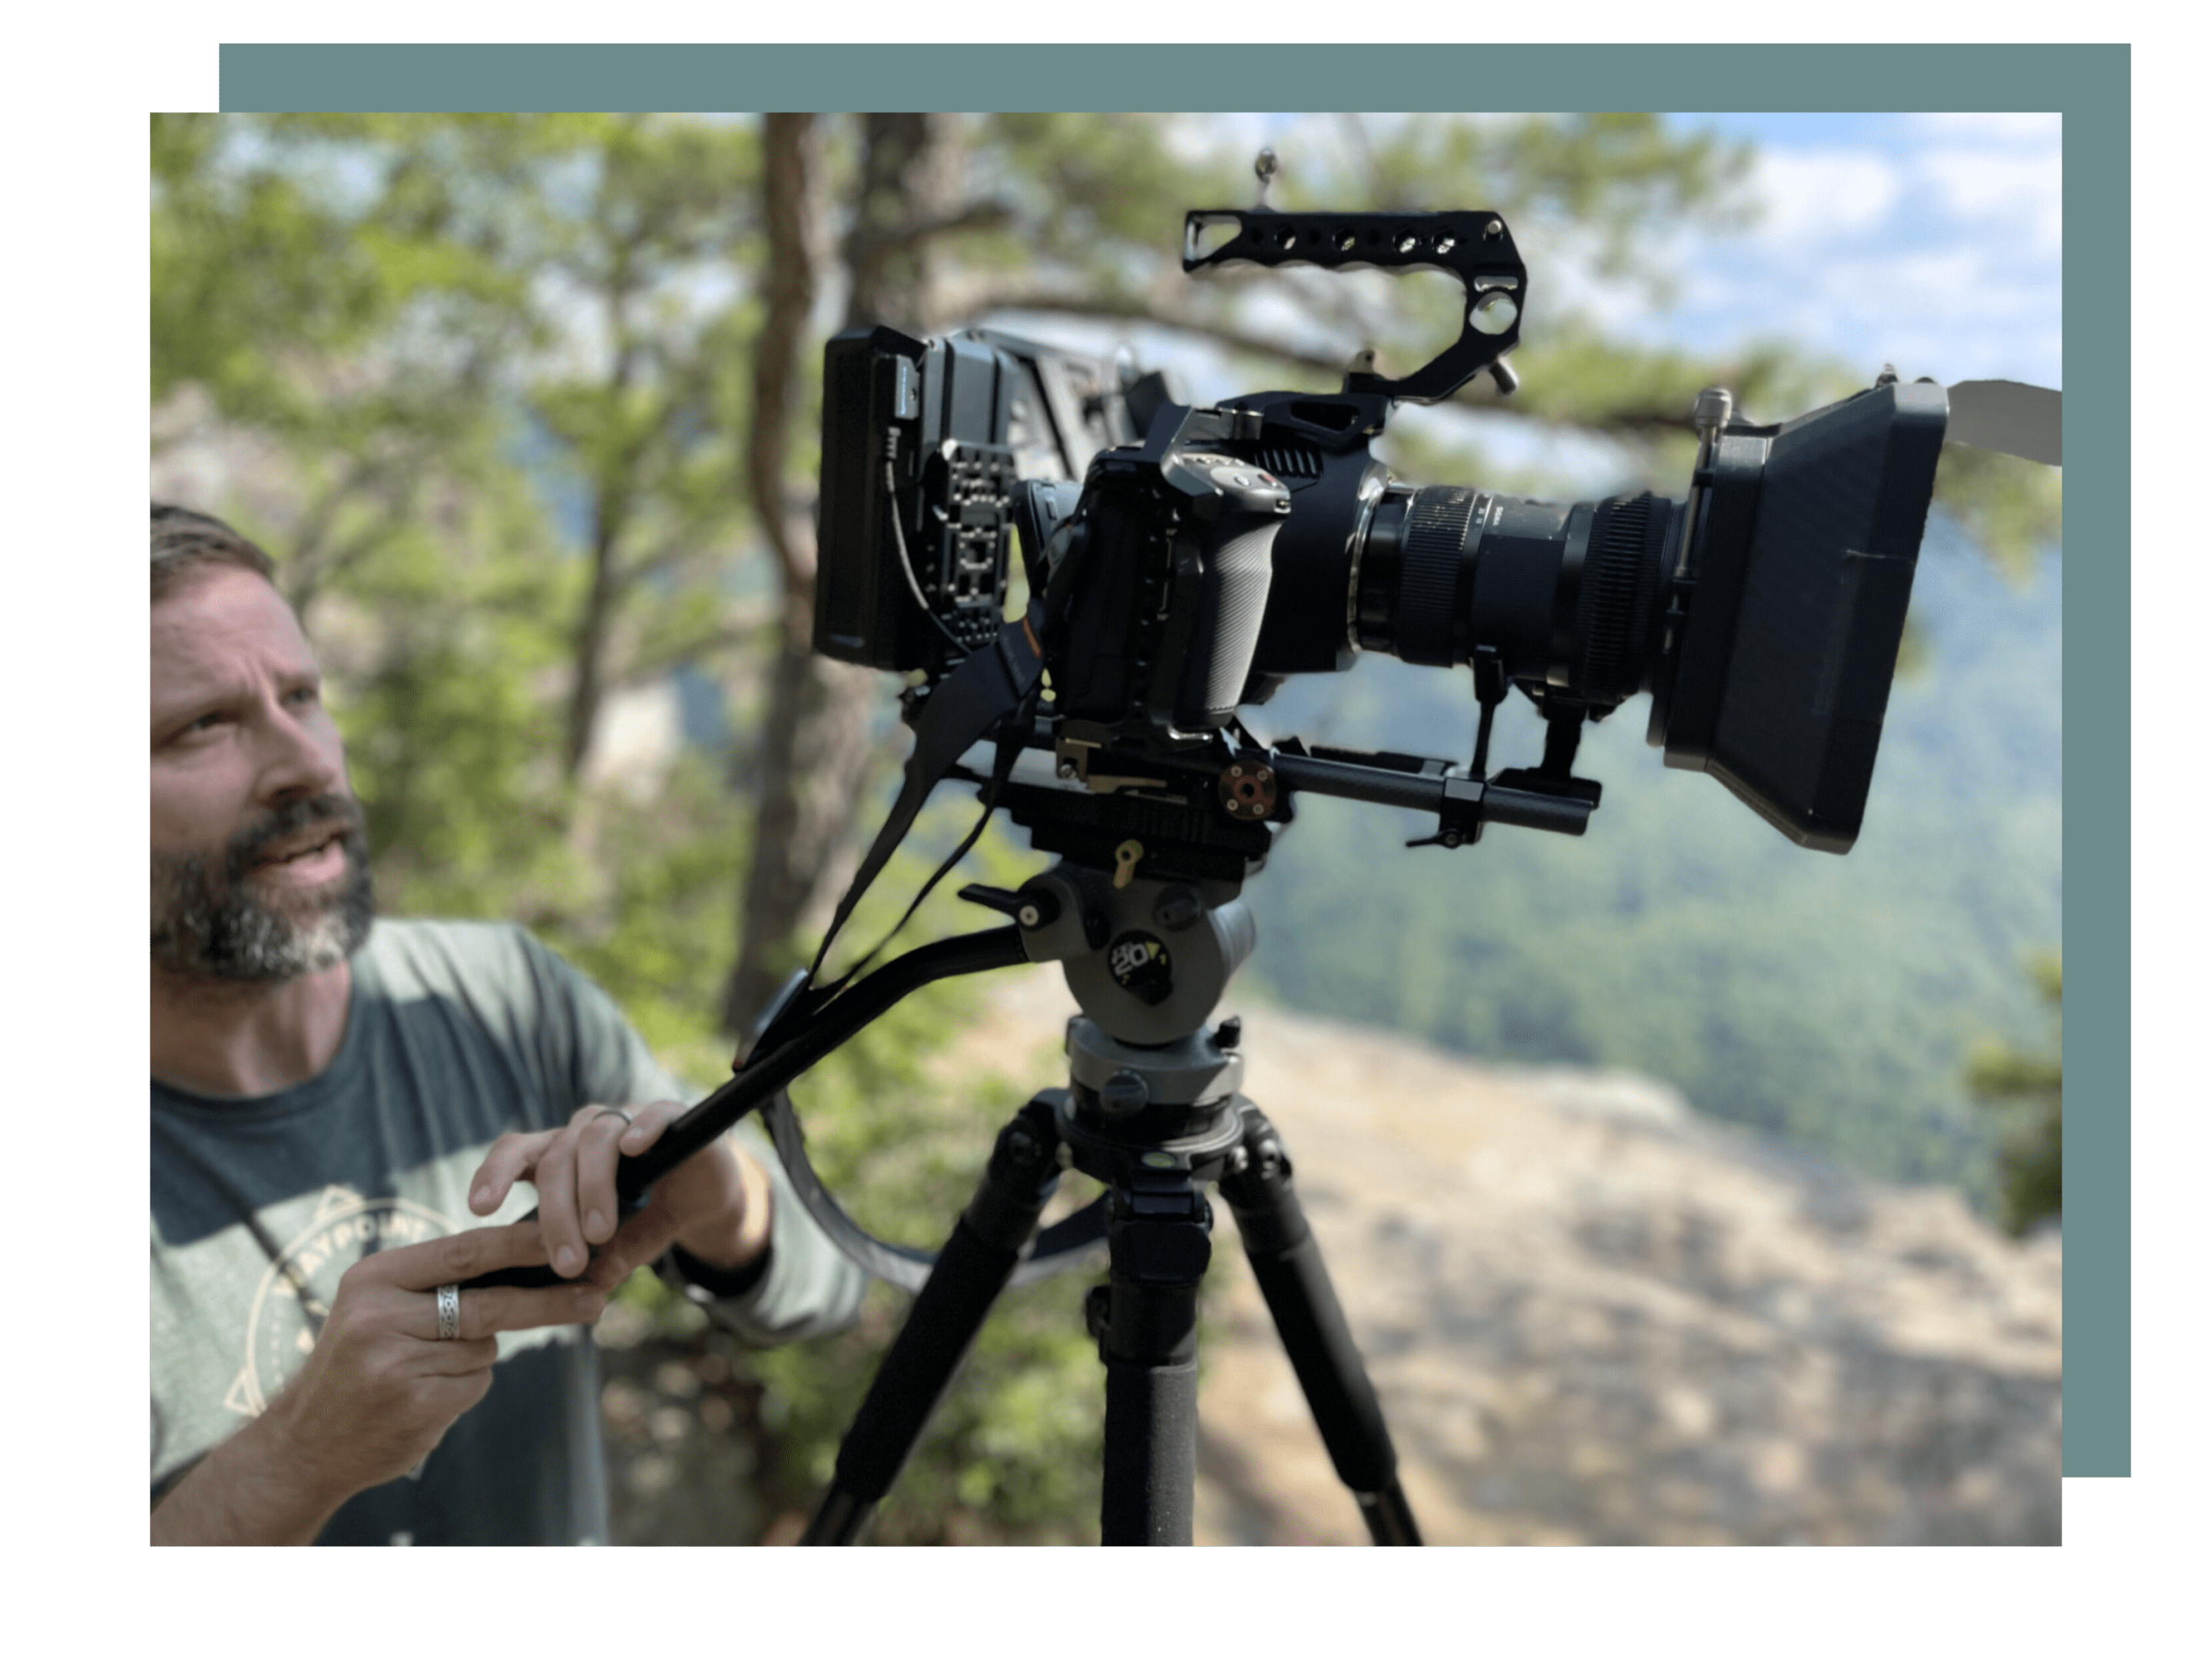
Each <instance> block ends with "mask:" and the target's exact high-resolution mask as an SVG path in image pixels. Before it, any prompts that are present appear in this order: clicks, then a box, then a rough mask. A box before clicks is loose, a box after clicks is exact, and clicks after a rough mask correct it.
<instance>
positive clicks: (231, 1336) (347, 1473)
mask: <svg viewBox="0 0 2212 1659" xmlns="http://www.w3.org/2000/svg"><path fill="white" fill-rule="evenodd" d="M273 574H274V566H273V564H272V563H271V562H270V559H269V557H268V556H267V555H266V554H264V553H263V552H262V551H261V550H260V549H258V548H257V547H255V546H254V545H253V544H252V543H250V542H248V541H246V539H245V538H243V537H241V536H240V535H238V534H237V532H234V531H233V530H232V529H231V528H230V527H229V526H227V525H224V524H222V522H220V521H219V520H214V519H211V518H208V517H205V516H204V515H202V514H199V513H190V512H185V511H184V510H182V509H179V508H176V507H160V506H157V507H154V509H153V608H152V616H153V657H152V666H153V678H152V684H153V727H152V740H153V750H152V755H153V758H152V774H153V823H152V829H153V887H152V945H153V994H152V1016H153V1022H152V1033H153V1047H152V1053H153V1067H152V1069H153V1270H152V1271H153V1283H152V1290H153V1377H152V1401H153V1469H152V1499H153V1521H152V1536H153V1540H154V1541H155V1542H156V1543H221V1542H237V1543H306V1542H309V1541H314V1542H321V1543H376V1544H385V1543H402V1544H404V1543H415V1544H430V1543H533V1542H541V1543H590V1542H605V1539H606V1492H605V1474H604V1459H603V1454H602V1450H601V1446H600V1440H599V1379H598V1364H597V1350H596V1348H595V1347H594V1346H593V1344H592V1340H591V1338H590V1334H589V1329H588V1328H589V1327H590V1325H591V1324H592V1322H593V1321H594V1320H596V1319H597V1318H598V1316H599V1313H600V1311H601V1310H602V1309H603V1308H604V1307H605V1298H606V1294H607V1292H608V1291H611V1289H613V1288H614V1287H615V1286H616V1285H619V1284H620V1283H621V1282H622V1281H623V1278H624V1277H625V1276H626V1275H627V1274H628V1273H629V1272H630V1271H631V1269H632V1268H634V1267H638V1266H641V1265H643V1264H645V1263H647V1262H655V1261H657V1262H659V1265H660V1267H661V1269H662V1271H663V1273H664V1274H666V1275H669V1276H671V1277H672V1278H673V1279H675V1280H676V1281H677V1282H678V1283H679V1284H680V1285H683V1286H684V1288H685V1290H686V1292H687V1294H689V1295H690V1296H691V1297H692V1298H693V1299H694V1300H695V1301H699V1302H701V1303H702V1304H707V1305H708V1306H709V1308H710V1311H711V1312H713V1313H714V1316H716V1317H717V1318H718V1319H719V1320H720V1322H722V1323H724V1324H726V1325H727V1326H728V1327H730V1328H733V1329H735V1330H736V1331H738V1333H739V1334H741V1335H743V1336H744V1337H745V1338H746V1339H747V1340H752V1341H755V1342H758V1343H769V1342H775V1341H783V1340H792V1339H793V1338H796V1337H801V1336H807V1335H812V1334H817V1333H819V1332H822V1331H824V1330H828V1329H833V1328H837V1327H838V1326H840V1325H842V1324H844V1323H846V1322H849V1321H850V1319H851V1318H852V1316H853V1314H854V1310H855V1309H856V1307H857V1305H858V1302H859V1297H860V1285H861V1279H860V1273H859V1271H858V1270H857V1269H856V1268H854V1267H852V1266H851V1264H850V1263H848V1262H847V1261H845V1260H844V1258H843V1257H842V1256H841V1255H838V1254H837V1253H836V1249H834V1247H832V1246H831V1245H830V1244H829V1242H828V1240H827V1239H826V1238H824V1237H823V1236H822V1234H821V1233H820V1232H819V1231H817V1230H816V1229H815V1228H814V1226H813V1225H812V1223H811V1218H808V1217H807V1216H806V1214H805V1211H804V1209H803V1208H802V1207H801V1206H799V1203H798V1201H797V1200H796V1199H795V1198H794V1197H793V1194H792V1193H791V1191H790V1188H789V1186H788V1183H787V1181H786V1180H785V1178H784V1176H783V1173H782V1170H781V1167H780V1165H778V1164H776V1162H775V1159H774V1158H769V1157H765V1156H756V1155H755V1152H756V1151H757V1152H761V1153H763V1154H764V1153H765V1151H766V1148H765V1146H764V1143H763V1142H762V1141H761V1140H760V1138H759V1136H758V1133H757V1131H755V1130H751V1129H750V1127H749V1126H748V1127H747V1128H746V1129H744V1130H741V1131H740V1132H739V1133H740V1134H742V1135H744V1136H746V1137H747V1138H748V1142H749V1145H750V1146H751V1147H752V1148H753V1149H754V1150H750V1151H749V1150H748V1149H747V1146H744V1145H739V1144H737V1140H738V1137H736V1136H732V1138H730V1139H727V1140H725V1141H723V1142H721V1143H718V1144H717V1145H715V1146H711V1147H709V1148H708V1149H707V1150H706V1151H704V1152H701V1153H699V1154H698V1155H696V1157H694V1158H691V1159H690V1161H688V1162H687V1163H685V1164H684V1165H683V1166H682V1167H680V1168H679V1169H678V1170H675V1171H673V1172H672V1173H671V1174H670V1175H668V1176H665V1178H664V1179H662V1180H661V1181H660V1182H658V1183H657V1184H656V1186H655V1188H654V1189H653V1195H652V1199H651V1201H650V1202H649V1203H648V1204H647V1206H645V1208H643V1209H642V1210H641V1211H640V1212H637V1213H635V1214H634V1215H632V1216H631V1217H629V1218H628V1219H627V1220H625V1219H623V1218H621V1217H620V1216H619V1214H618V1213H617V1206H616V1202H615V1186H614V1172H615V1168H616V1165H617V1162H618V1160H619V1159H620V1158H621V1157H623V1155H625V1154H635V1153H636V1152H641V1151H643V1150H644V1149H645V1148H646V1147H647V1146H651V1145H652V1144H653V1141H654V1140H655V1139H658V1138H659V1135H660V1133H661V1132H662V1131H663V1130H664V1129H665V1127H667V1126H668V1124H669V1123H671V1121H674V1120H675V1119H676V1118H677V1117H678V1116H679V1115H681V1114H682V1112H683V1110H684V1107H683V1106H682V1105H681V1104H679V1103H678V1101H677V1099H676V1097H677V1096H678V1092H679V1091H678V1089H677V1087H676V1085H675V1084H674V1083H673V1081H672V1080H671V1079H670V1078H669V1077H668V1075H667V1073H665V1072H664V1071H663V1070H662V1069H661V1067H660V1066H659V1064H658V1063H657V1062H656V1061H655V1060H653V1056H652V1054H650V1052H649V1051H648V1050H647V1048H646V1046H645V1043H644V1042H642V1040H641V1039H640V1038H639V1036H637V1034H636V1033H635V1031H633V1030H631V1029H630V1028H629V1024H627V1023H626V1022H625V1021H624V1020H623V1018H622V1016H621V1014H620V1013H619V1012H617V1010H616V1008H615V1007H614V1006H613V1004H612V1003H611V1001H610V1000H608V999H607V997H606V996H605V994H604V993H602V992H601V991H600V990H599V988H598V987H596V986H594V985H592V983H591V982H590V981H588V980H586V978H584V977H583V976H582V975H580V974H578V973H577V972H576V971H575V970H574V969H572V968H570V967H568V965H567V964H566V963H563V962H562V960H561V959H560V958H559V957H556V956H555V955H554V954H553V953H552V952H551V951H549V950H547V949H546V948H545V947H544V945H540V944H539V943H538V941H536V940H535V939H532V938H531V937H530V936H529V935H528V934H527V933H525V932H523V931H522V930H521V929H520V928H519V927H505V926H496V925H490V924H484V923H459V922H434V921H379V920H376V919H375V918H374V904H373V902H372V898H371V889H370V882H369V872H368V849H367V845H366V842H365V838H364V836H363V831H362V811H361V807H360V805H359V803H358V802H357V801H356V799H354V795H353V793H352V790H351V789H350V788H349V786H348V783H347V779H346V768H345V751H344V745H343V744H342V743H341V742H340V740H339V738H338V733H337V727H336V726H335V725H334V724H333V723H332V721H331V715H330V713H329V711H328V709H327V708H325V706H324V703H323V700H322V688H321V679H320V676H319V671H318V670H317V666H316V662H315V657H314V653H313V650H312V649H311V648H310V647H309V646H308V644H307V640H306V638H305V637H304V635H302V634H301V629H300V625H299V622H298V620H297V618H296V617H295V616H294V615H293V613H292V610H291V608H290V606H289V605H287V604H286V602H285V601H284V599H283V596H282V595H281V594H279V593H278V592H277V590H276V586H275V585H274V581H273ZM526 1188H527V1189H528V1190H526ZM533 1194H534V1197H535V1200H536V1204H537V1208H538V1218H536V1219H535V1220H519V1219H517V1218H518V1217H520V1216H521V1215H522V1214H523V1213H524V1212H526V1211H527V1210H528V1209H529V1208H530V1207H531V1199H532V1195H533ZM477 1223H482V1224H484V1225H474V1224H477ZM545 1262H550V1264H551V1265H552V1267H553V1268H554V1270H555V1272H556V1273H557V1274H558V1275H559V1276H560V1278H561V1279H562V1281H563V1282H562V1283H561V1284H559V1285H551V1286H546V1287H542V1288H521V1287H514V1286H502V1287H495V1288H486V1289H479V1290H468V1291H461V1290H459V1288H458V1286H459V1284H460V1282H461V1281H464V1280H466V1279H471V1278H473V1277H475V1276H476V1275H477V1274H479V1273H484V1272H487V1271H489V1270H491V1269H494V1268H498V1267H516V1266H524V1265H533V1264H539V1263H545Z"/></svg>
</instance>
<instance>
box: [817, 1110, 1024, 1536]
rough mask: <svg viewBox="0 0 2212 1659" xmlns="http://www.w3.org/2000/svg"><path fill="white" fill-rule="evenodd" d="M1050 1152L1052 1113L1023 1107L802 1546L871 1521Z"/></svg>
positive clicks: (1019, 1236)
mask: <svg viewBox="0 0 2212 1659" xmlns="http://www.w3.org/2000/svg"><path fill="white" fill-rule="evenodd" d="M1059 1144H1060V1134H1059V1131H1058V1129H1057V1128H1056V1127H1054V1120H1053V1112H1052V1104H1051V1102H1050V1101H1049V1100H1048V1099H1044V1098H1039V1099H1036V1100H1032V1101H1031V1102H1030V1103H1029V1104H1028V1105H1026V1106H1024V1107H1023V1108H1022V1109H1021V1110H1020V1112H1018V1114H1016V1115H1015V1117H1014V1120H1013V1121H1012V1122H1011V1123H1009V1124H1007V1125H1006V1127H1005V1128H1003V1129H1001V1130H1000V1132H999V1140H998V1144H997V1146H994V1147H993V1148H992V1151H991V1161H990V1163H989V1164H988V1165H987V1167H986V1169H985V1170H984V1172H983V1179H982V1181H981V1182H980V1183H979V1184H978V1185H977V1187H976V1188H975V1197H974V1198H972V1199H970V1200H969V1203H968V1207H967V1209H966V1210H965V1211H963V1212H962V1214H961V1217H960V1219H959V1221H958V1222H957V1223H956V1224H955V1225H954V1226H953V1229H952V1237H951V1238H950V1239H948V1240H946V1241H945V1249H943V1250H942V1251H940V1252H939V1255H938V1258H937V1265H936V1266H935V1267H933V1268H932V1269H931V1270H930V1274H929V1278H928V1279H927V1281H925V1282H924V1284H923V1285H922V1287H921V1293H920V1294H919V1295H918V1296H916V1297H915V1302H914V1306H913V1307H912V1308H911V1309H910V1310H908V1313H907V1317H906V1323H905V1324H903V1325H902V1326H901V1327H900V1328H899V1334H898V1338H897V1340H896V1341H894V1342H893V1343H892V1344H891V1347H890V1352H889V1353H887V1354H885V1355H884V1363H883V1364H882V1365H881V1366H880V1367H879V1368H878V1370H877V1372H876V1376H875V1380H874V1381H873V1382H872V1383H870V1384H869V1385H868V1395H867V1398H866V1400H864V1401H861V1403H860V1413H859V1415H858V1416H856V1417H855V1418H854V1419H853V1426H852V1427H851V1428H850V1429H848V1430H847V1431H846V1433H845V1438H844V1441H843V1443H842V1444H841V1445H840V1446H839V1447H838V1449H837V1473H836V1479H835V1480H833V1481H832V1482H831V1483H830V1486H829V1495H828V1496H827V1497H826V1498H823V1500H822V1507H821V1508H820V1509H819V1510H816V1511H815V1515H814V1519H813V1522H811V1524H810V1525H809V1526H808V1528H807V1529H806V1533H805V1536H804V1537H802V1538H801V1539H800V1540H799V1542H801V1543H802V1544H849V1543H852V1542H854V1541H855V1540H856V1539H857V1538H859V1536H860V1533H861V1532H862V1531H863V1530H864V1529H865V1528H866V1526H867V1523H868V1522H869V1521H870V1520H871V1519H872V1517H873V1516H874V1515H875V1511H876V1505H877V1504H879V1503H881V1502H882V1501H883V1498H884V1493H886V1492H889V1491H890V1489H891V1484H892V1483H893V1482H894V1481H896V1480H897V1479H898V1475H899V1471H900V1470H901V1469H902V1468H905V1467H906V1461H907V1459H908V1457H909V1456H911V1455H913V1452H914V1448H915V1442H916V1441H918V1440H920V1439H921V1431H922V1430H923V1429H924V1428H925V1427H926V1426H927V1425H928V1422H929V1419H930V1416H931V1414H932V1413H934V1412H935V1411H936V1409H937V1405H938V1402H939V1401H940V1400H942V1399H943V1398H944V1397H945V1390H946V1389H949V1388H950V1387H951V1385H952V1378H953V1376H954V1375H955V1374H956V1373H957V1371H958V1370H959V1369H960V1363H961V1361H962V1360H963V1359H965V1358H967V1357H968V1350H969V1348H970V1347H972V1346H974V1345H975V1334H976V1333H977V1332H978V1331H979V1330H981V1328H982V1326H983V1321H984V1318H985V1317H986V1316H987V1315H988V1314H989V1313H990V1311H991V1304H992V1303H994V1301H996V1300H997V1299H998V1296H999V1292H1000V1291H1002V1290H1004V1289H1005V1288H1006V1280H1007V1279H1009V1278H1010V1277H1012V1273H1013V1271H1014V1267H1015V1266H1016V1264H1017V1263H1018V1261H1019V1260H1020V1255H1021V1249H1022V1246H1023V1245H1024V1243H1027V1242H1028V1241H1029V1237H1030V1234H1031V1233H1032V1232H1034V1231H1036V1223H1037V1217H1038V1215H1039V1213H1040V1212H1042V1210H1043V1209H1044V1206H1045V1201H1046V1200H1048V1199H1049V1198H1050V1197H1051V1196H1052V1192H1053V1188H1054V1187H1055V1186H1056V1185H1058V1184H1059V1181H1060V1166H1059V1164H1058V1161H1057V1159H1056V1158H1055V1157H1054V1153H1055V1152H1056V1151H1057V1149H1058V1147H1059Z"/></svg>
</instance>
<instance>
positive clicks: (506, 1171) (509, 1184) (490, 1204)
mask: <svg viewBox="0 0 2212 1659" xmlns="http://www.w3.org/2000/svg"><path fill="white" fill-rule="evenodd" d="M553 1133H554V1132H553V1131H551V1130H545V1131H542V1132H540V1133H537V1134H528V1135H526V1134H505V1135H501V1137H500V1138H499V1139H497V1140H495V1141H493V1142H492V1144H491V1150H490V1151H489V1152H487V1153H485V1154H484V1161H483V1163H482V1164H478V1165H477V1172H476V1174H475V1175H473V1176H471V1177H470V1179H469V1208H471V1210H474V1211H475V1212H477V1214H478V1215H489V1214H490V1213H491V1212H493V1211H494V1210H496V1209H497V1208H499V1206H500V1205H501V1202H502V1201H504V1200H505V1199H506V1197H507V1194H508V1193H509V1192H510V1191H511V1190H513V1186H514V1183H515V1182H518V1181H520V1180H521V1179H522V1178H523V1176H526V1175H528V1174H529V1173H530V1170H531V1168H532V1165H533V1164H536V1163H537V1161H538V1153H539V1152H542V1151H543V1150H544V1146H545V1143H546V1142H547V1141H549V1140H550V1139H552V1138H553Z"/></svg>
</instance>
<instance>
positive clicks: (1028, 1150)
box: [961, 1100, 1060, 1250]
mask: <svg viewBox="0 0 2212 1659" xmlns="http://www.w3.org/2000/svg"><path fill="white" fill-rule="evenodd" d="M1059 1152H1060V1129H1059V1126H1058V1123H1057V1121H1056V1120H1055V1119H1054V1116H1053V1109H1052V1106H1051V1104H1050V1103H1049V1102H1047V1101H1043V1100H1032V1101H1031V1102H1030V1103H1029V1104H1028V1105H1026V1106H1024V1107H1023V1108H1022V1109H1021V1110H1020V1111H1019V1112H1018V1113H1017V1114H1015V1115H1014V1118H1013V1120H1012V1121H1011V1122H1009V1123H1008V1124H1007V1125H1006V1127H1005V1128H1003V1129H1001V1130H1000V1131H999V1139H998V1144H997V1145H996V1146H993V1147H992V1149H991V1158H990V1162H989V1163H988V1164H986V1165H985V1166H984V1173H983V1179H982V1181H981V1183H980V1184H978V1185H977V1187H976V1188H975V1196H974V1197H973V1198H971V1199H970V1200H969V1201H968V1207H967V1209H966V1210H965V1211H963V1212H962V1217H961V1218H962V1219H963V1220H964V1221H965V1222H967V1224H968V1225H969V1227H971V1228H972V1229H974V1230H975V1232H976V1234H977V1235H978V1236H980V1237H982V1238H985V1239H987V1240H989V1241H990V1242H991V1243H994V1244H996V1245H998V1246H999V1247H1000V1248H1001V1249H1011V1250H1018V1249H1021V1247H1022V1246H1023V1245H1024V1244H1025V1243H1028V1242H1029V1237H1030V1231H1031V1230H1032V1229H1033V1228H1034V1227H1035V1226H1036V1220H1037V1216H1038V1215H1039V1213H1040V1212H1042V1210H1043V1209H1044V1206H1045V1202H1046V1200H1048V1199H1049V1198H1051V1196H1052V1194H1053V1190H1054V1188H1056V1187H1057V1186H1058V1185H1059V1184H1060V1158H1059Z"/></svg>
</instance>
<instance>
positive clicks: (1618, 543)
mask: <svg viewBox="0 0 2212 1659" xmlns="http://www.w3.org/2000/svg"><path fill="white" fill-rule="evenodd" d="M1669 505H1670V504H1669V503H1668V502H1664V501H1661V500H1660V499H1659V498H1658V497H1657V496H1656V495H1650V494H1648V493H1647V494H1645V495H1636V496H1632V497H1626V498H1622V497H1616V498H1614V499H1613V500H1612V501H1601V502H1600V503H1599V505H1598V509H1597V522H1596V523H1595V525H1593V526H1591V532H1590V542H1589V556H1588V557H1587V558H1586V559H1585V560H1584V562H1583V574H1582V592H1581V594H1580V596H1579V597H1580V604H1579V605H1578V606H1577V610H1578V611H1579V615H1578V616H1577V618H1576V628H1575V661H1574V665H1573V684H1574V686H1575V688H1576V690H1577V692H1578V693H1579V694H1580V695H1581V696H1583V697H1585V698H1587V699H1589V701H1590V702H1605V703H1614V702H1620V701H1621V700H1622V699H1623V698H1626V697H1628V696H1633V695H1634V694H1635V693H1636V692H1637V691H1638V690H1640V689H1641V682H1642V679H1643V666H1644V658H1645V657H1647V656H1648V655H1649V654H1650V653H1649V649H1648V647H1649V645H1650V639H1649V636H1650V631H1651V623H1652V620H1653V617H1652V612H1653V608H1654V606H1655V605H1656V599H1657V595H1658V590H1659V578H1660V575H1661V574H1662V573H1661V571H1660V568H1659V562H1660V548H1661V544H1662V543H1663V542H1664V540H1665V539H1666V533H1667V518H1668V514H1667V511H1666V509H1667V507H1668V506H1669Z"/></svg>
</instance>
